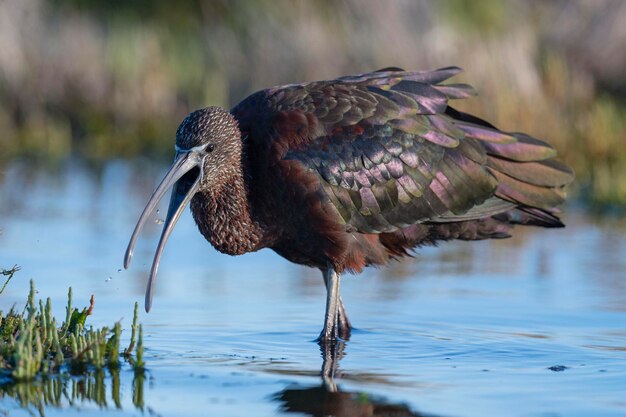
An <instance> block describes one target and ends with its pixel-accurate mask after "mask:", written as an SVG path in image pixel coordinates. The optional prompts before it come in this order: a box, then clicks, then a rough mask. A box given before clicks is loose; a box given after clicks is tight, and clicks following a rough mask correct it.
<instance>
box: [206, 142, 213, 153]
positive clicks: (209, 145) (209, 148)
mask: <svg viewBox="0 0 626 417" xmlns="http://www.w3.org/2000/svg"><path fill="white" fill-rule="evenodd" d="M214 150H215V145H213V144H212V143H209V144H208V145H207V146H206V151H207V152H213V151H214Z"/></svg>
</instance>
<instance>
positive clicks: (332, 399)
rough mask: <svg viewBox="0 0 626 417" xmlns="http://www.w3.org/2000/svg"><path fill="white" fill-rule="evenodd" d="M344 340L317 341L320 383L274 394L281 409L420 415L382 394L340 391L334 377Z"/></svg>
mask: <svg viewBox="0 0 626 417" xmlns="http://www.w3.org/2000/svg"><path fill="white" fill-rule="evenodd" d="M346 343H347V341H343V340H341V339H339V340H337V341H332V342H327V343H321V342H320V351H321V354H322V369H321V372H320V374H321V377H322V384H321V385H320V386H313V387H302V386H300V385H291V386H289V387H287V388H285V389H284V390H282V391H280V392H279V393H277V394H276V395H275V396H274V400H276V401H278V402H280V403H281V408H282V410H283V411H285V412H293V413H305V414H307V415H311V416H320V417H321V416H341V417H369V416H394V417H405V416H407V417H408V416H423V414H420V413H417V412H415V411H412V410H411V409H410V408H409V407H408V406H407V405H406V404H393V403H390V402H389V401H387V400H386V399H384V398H383V397H379V396H375V395H371V394H368V393H366V392H349V391H341V389H340V387H339V386H338V385H337V382H336V380H335V378H341V376H342V375H341V371H340V369H339V362H340V361H341V359H342V358H343V355H344V350H345V348H346Z"/></svg>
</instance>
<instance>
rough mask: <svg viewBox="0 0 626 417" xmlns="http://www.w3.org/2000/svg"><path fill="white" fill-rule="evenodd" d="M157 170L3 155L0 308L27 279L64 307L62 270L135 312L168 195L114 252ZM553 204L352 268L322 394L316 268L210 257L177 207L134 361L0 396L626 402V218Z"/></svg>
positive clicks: (21, 408) (563, 409)
mask: <svg viewBox="0 0 626 417" xmlns="http://www.w3.org/2000/svg"><path fill="white" fill-rule="evenodd" d="M165 168H166V167H165V166H154V165H151V164H148V163H147V162H145V161H134V162H121V161H117V162H112V163H109V164H107V165H106V166H103V167H99V168H97V169H94V168H89V169H88V168H86V167H85V166H82V165H80V164H77V163H74V164H70V165H69V166H67V167H62V168H59V169H57V170H52V171H51V170H35V169H33V168H32V167H28V166H26V165H21V164H13V165H11V166H8V167H5V169H4V170H3V171H2V174H0V230H1V231H2V232H1V234H0V267H3V268H8V267H11V266H13V265H14V264H18V265H20V266H21V267H22V270H21V271H20V272H19V273H18V274H17V275H16V276H15V277H14V279H13V281H11V283H10V284H9V286H8V287H7V289H6V290H5V293H3V294H2V295H0V309H3V310H6V309H7V308H9V307H10V306H11V305H12V304H13V303H19V305H21V303H23V301H24V298H25V296H26V294H27V292H28V280H29V278H31V277H32V278H35V281H36V285H37V288H38V290H39V294H40V295H41V296H43V297H48V296H50V297H51V298H52V301H53V304H54V306H55V311H56V313H57V315H58V316H60V317H64V311H63V309H64V304H65V297H66V294H67V287H69V286H72V287H73V290H74V300H75V303H77V304H79V305H80V304H81V303H82V304H85V305H86V304H87V303H88V299H89V296H90V294H92V293H93V294H95V297H96V308H95V310H94V314H93V316H91V317H90V318H89V321H90V322H91V323H92V324H94V325H109V324H111V323H113V322H114V321H116V320H119V319H123V326H124V328H125V329H128V327H129V325H130V318H131V317H132V309H133V304H134V302H135V301H140V302H143V292H144V288H145V283H146V279H147V276H148V273H149V268H150V263H151V261H152V256H153V253H154V248H155V246H156V242H157V240H158V235H159V233H160V227H161V226H160V224H159V223H160V221H159V217H163V211H161V212H160V213H159V214H157V216H155V217H154V218H153V222H152V223H151V224H150V225H149V227H147V229H146V230H145V232H144V234H143V235H142V237H141V238H140V240H139V242H138V246H137V248H136V251H135V256H134V259H133V263H132V265H131V268H130V270H128V271H124V270H122V269H121V268H122V257H123V254H124V250H125V247H126V244H127V241H128V238H129V237H130V233H131V232H132V229H133V227H134V223H135V221H136V220H137V217H138V215H139V213H140V212H141V210H142V208H143V205H144V204H145V202H146V201H147V199H148V197H149V195H150V194H151V192H152V189H153V187H154V186H155V184H156V182H157V181H158V179H159V178H160V176H161V175H162V174H163V172H164V170H165ZM164 209H165V207H162V209H161V210H164ZM565 221H566V223H567V224H568V227H567V228H566V229H563V230H541V229H528V228H526V229H523V228H518V229H517V233H516V235H515V237H514V238H512V239H508V240H501V241H484V242H469V243H468V242H454V243H445V244H442V245H440V246H439V247H438V248H432V247H429V248H423V249H421V250H420V251H419V252H418V253H417V255H416V257H415V259H408V260H404V261H402V262H399V263H394V264H393V265H391V266H390V267H388V268H386V269H380V270H376V269H370V270H368V271H366V272H365V273H363V274H361V275H360V276H356V277H355V276H346V277H345V279H344V280H343V282H342V295H343V298H344V301H345V303H346V306H347V308H348V312H349V314H350V317H351V319H352V322H353V324H354V325H355V326H356V330H355V331H354V333H353V336H352V338H351V340H350V341H349V342H347V343H346V344H345V346H343V357H342V359H341V361H340V364H339V371H338V373H339V375H338V378H336V379H335V381H334V382H335V383H336V384H337V387H338V391H339V392H334V393H330V392H328V390H327V388H326V387H325V385H324V384H323V382H322V380H321V379H320V377H319V372H320V368H321V365H322V360H321V356H320V351H319V347H318V346H317V344H316V343H314V342H313V340H314V339H315V337H316V336H317V334H318V333H319V330H320V329H321V325H322V321H323V312H324V301H325V296H324V291H323V284H322V279H321V274H320V273H319V271H316V270H312V269H308V268H304V267H300V266H296V265H292V264H290V263H288V262H287V261H285V260H283V259H282V258H280V257H279V256H277V255H276V254H274V253H273V252H272V251H269V250H263V251H260V252H258V253H254V254H249V255H245V256H241V257H236V258H234V257H229V256H226V255H222V254H220V253H218V252H216V251H215V250H213V249H212V248H211V246H210V245H209V244H208V243H207V242H206V241H204V239H203V238H202V236H201V235H200V234H199V233H198V231H197V230H196V227H195V224H194V223H193V220H192V219H191V216H190V215H189V214H188V213H186V214H185V215H184V216H183V218H182V219H181V221H180V223H179V225H178V226H177V228H176V230H175V232H174V233H173V235H172V237H171V238H170V241H169V243H168V246H167V248H166V250H165V254H164V257H163V259H162V261H161V267H160V271H159V277H158V282H157V287H156V293H155V301H154V305H153V310H152V312H151V313H150V314H145V313H142V314H141V316H140V321H141V322H142V323H143V324H144V334H145V345H146V361H147V367H148V372H147V374H146V376H145V378H144V379H143V380H137V378H135V376H134V374H133V372H132V371H131V370H130V369H126V368H123V369H122V370H121V371H120V373H119V375H114V376H110V375H95V374H93V375H90V376H87V377H85V378H82V379H75V378H65V379H62V380H58V381H55V382H54V384H56V385H50V386H46V385H45V384H44V383H42V382H40V383H39V385H36V384H35V385H32V384H25V385H21V386H13V387H11V388H10V389H5V390H3V391H0V412H5V413H8V414H9V415H29V413H31V412H35V414H38V413H39V410H38V409H37V408H38V407H40V410H41V412H42V413H44V414H45V415H50V416H54V415H73V414H76V415H78V414H80V415H92V414H94V415H96V414H98V415H100V414H107V415H140V414H145V413H148V414H151V415H162V416H178V415H180V416H205V415H216V416H271V415H284V416H287V415H300V416H301V415H315V416H317V415H324V414H335V415H348V416H369V415H400V416H413V415H429V416H459V417H461V416H482V417H484V416H501V415H510V416H594V415H597V416H624V415H626V399H625V398H626V274H625V273H624V271H626V240H625V239H624V232H625V231H626V227H625V225H624V223H623V222H620V221H617V220H602V221H599V220H594V219H591V218H589V217H586V216H585V215H583V214H581V213H579V212H578V211H577V210H575V209H573V208H569V209H568V210H567V213H566V216H565ZM126 333H128V332H126ZM98 378H100V380H99V382H98ZM47 383H48V384H51V383H50V382H47ZM42 384H43V385H42ZM96 387H97V388H96ZM55 390H56V391H55ZM90 390H91V391H90ZM48 391H49V394H50V395H49V396H48V397H45V398H44V400H42V397H41V394H40V393H41V392H48ZM57 391H58V392H59V393H60V394H59V395H58V396H56V397H55V396H54V395H53V394H54V393H55V392H57ZM29 393H31V394H29ZM38 393H39V394H38ZM38 395H39V396H38Z"/></svg>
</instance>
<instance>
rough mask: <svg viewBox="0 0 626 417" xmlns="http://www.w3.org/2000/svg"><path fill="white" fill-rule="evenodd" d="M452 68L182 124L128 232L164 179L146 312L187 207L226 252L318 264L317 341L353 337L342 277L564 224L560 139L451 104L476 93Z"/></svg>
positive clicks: (381, 77)
mask: <svg viewBox="0 0 626 417" xmlns="http://www.w3.org/2000/svg"><path fill="white" fill-rule="evenodd" d="M458 72H460V69H459V68H456V67H449V68H442V69H438V70H435V71H422V72H411V71H403V70H400V69H398V68H387V69H383V70H380V71H376V72H370V73H366V74H360V75H353V76H346V77H341V78H338V79H335V80H330V81H317V82H309V83H303V84H290V85H285V86H279V87H274V88H268V89H266V90H262V91H259V92H257V93H255V94H252V95H251V96H249V97H247V98H246V99H245V100H243V101H242V102H241V103H239V104H238V105H236V106H235V107H233V108H232V109H231V110H230V112H229V111H227V110H225V109H222V108H219V107H207V108H205V109H201V110H197V111H194V112H193V113H191V114H189V115H188V116H187V117H186V118H185V119H184V120H183V122H182V123H181V125H180V126H179V127H178V130H177V131H176V157H175V160H174V164H173V165H172V167H171V168H170V170H169V171H168V172H167V174H166V175H165V178H164V179H163V180H162V181H161V183H160V184H159V186H158V187H157V189H156V190H155V191H154V194H152V197H151V198H150V201H149V202H148V204H147V206H146V208H145V209H144V211H143V213H142V214H141V217H140V218H139V221H138V223H137V226H136V227H135V230H134V232H133V234H132V237H131V239H130V243H129V245H128V249H127V251H126V257H125V260H124V266H125V267H128V264H129V262H130V259H131V257H132V254H133V247H134V244H135V241H136V239H137V236H138V233H139V232H140V230H141V228H142V226H143V225H144V224H145V222H146V219H147V218H148V216H149V215H150V213H151V212H152V211H154V209H155V207H156V206H157V204H158V203H159V201H160V200H161V199H162V198H163V196H164V194H165V193H166V191H167V190H168V189H169V188H172V193H171V198H170V204H169V209H168V212H167V216H166V219H165V224H164V227H163V232H162V235H161V239H160V241H159V244H158V247H157V249H156V254H155V256H154V262H153V264H152V270H151V272H150V278H149V281H148V288H147V291H146V300H145V302H146V311H149V310H150V306H151V305H152V295H153V291H154V283H155V279H156V274H157V269H158V267H159V259H160V257H161V253H162V251H163V247H164V246H165V243H166V241H167V239H168V237H169V235H170V233H171V232H172V229H173V227H174V225H175V224H176V221H177V220H178V218H179V217H180V215H181V213H182V211H183V209H184V208H185V206H186V205H187V204H188V203H191V212H192V214H193V218H194V219H195V221H196V223H197V225H198V228H199V229H200V232H201V233H202V234H203V235H204V237H205V238H206V239H207V240H208V241H209V242H210V243H211V244H212V245H213V246H214V247H215V248H216V249H217V250H218V251H220V252H223V253H226V254H229V255H241V254H244V253H247V252H254V251H257V250H259V249H263V248H271V249H273V250H274V251H275V252H276V253H278V254H279V255H281V256H282V257H284V258H286V259H287V260H289V261H291V262H294V263H297V264H301V265H307V266H310V267H315V268H319V269H320V270H321V271H322V274H323V277H324V282H325V284H326V289H327V299H326V314H325V321H324V329H323V331H322V333H321V334H320V340H321V341H322V342H326V341H331V340H335V339H336V337H340V338H347V337H349V332H350V323H349V321H348V317H347V315H346V312H345V309H344V306H343V303H342V301H341V298H340V296H339V281H340V275H341V274H342V273H343V272H345V271H348V272H352V273H358V272H360V271H362V270H363V268H364V267H366V266H368V265H385V264H387V262H389V260H390V259H393V258H399V257H403V256H405V255H408V251H409V250H411V249H413V248H416V247H418V246H420V245H427V244H434V243H435V242H437V241H440V240H451V239H461V240H479V239H488V238H504V237H508V236H509V234H508V233H509V231H510V228H511V226H512V225H514V224H522V225H533V226H543V227H562V226H563V224H562V223H561V221H560V220H559V219H558V217H557V215H556V213H557V210H556V208H555V207H556V206H557V205H559V204H560V203H562V202H563V200H564V198H565V192H564V189H563V188H564V186H565V185H566V184H568V183H569V182H570V181H571V180H572V178H573V173H572V170H571V169H570V168H569V167H567V166H566V165H564V164H563V163H561V162H558V161H557V160H555V159H554V157H555V155H556V152H555V150H554V149H553V148H552V147H551V146H550V145H548V144H547V143H545V142H542V141H540V140H538V139H535V138H532V137H530V136H528V135H525V134H523V133H510V132H503V131H500V130H498V129H497V128H495V127H494V126H493V125H491V124H489V123H488V122H486V121H484V120H482V119H479V118H478V117H475V116H472V115H469V114H466V113H463V112H460V111H458V110H455V109H454V108H453V107H451V106H450V105H449V104H448V103H449V101H450V100H453V99H463V98H467V97H469V96H472V95H474V94H475V93H474V90H473V89H472V88H471V87H470V86H468V85H465V84H447V85H444V84H441V83H442V82H443V81H445V80H447V79H448V78H450V77H452V76H453V75H455V74H457V73H458Z"/></svg>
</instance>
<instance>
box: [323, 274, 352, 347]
mask: <svg viewBox="0 0 626 417" xmlns="http://www.w3.org/2000/svg"><path fill="white" fill-rule="evenodd" d="M322 273H323V275H324V284H325V285H326V315H325V319H324V330H322V333H321V334H320V336H319V341H320V343H326V342H328V341H331V340H336V339H337V337H339V338H341V339H344V340H348V339H349V338H350V321H349V320H348V316H347V314H346V309H345V307H344V305H343V302H342V300H341V296H340V295H339V283H340V280H341V276H340V274H338V273H337V271H335V270H334V268H332V267H330V266H329V267H328V269H325V270H323V271H322Z"/></svg>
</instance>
